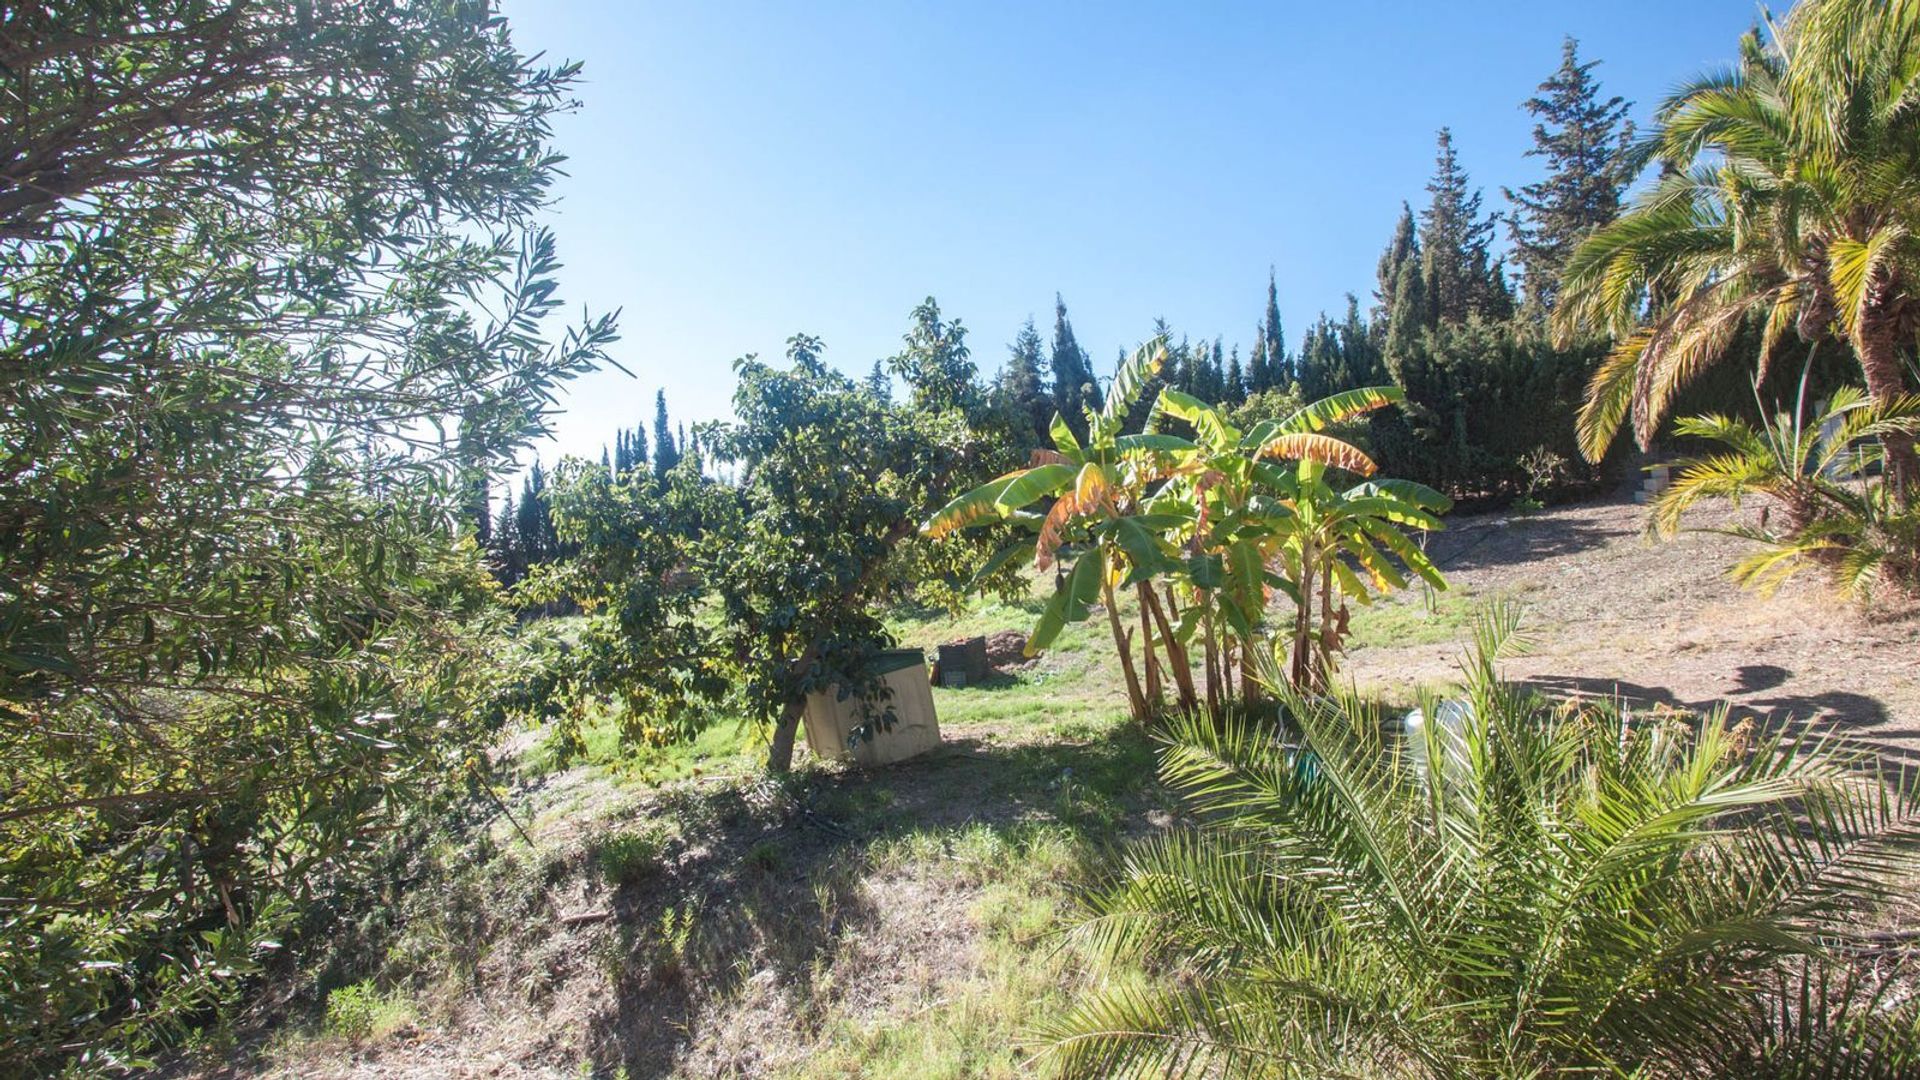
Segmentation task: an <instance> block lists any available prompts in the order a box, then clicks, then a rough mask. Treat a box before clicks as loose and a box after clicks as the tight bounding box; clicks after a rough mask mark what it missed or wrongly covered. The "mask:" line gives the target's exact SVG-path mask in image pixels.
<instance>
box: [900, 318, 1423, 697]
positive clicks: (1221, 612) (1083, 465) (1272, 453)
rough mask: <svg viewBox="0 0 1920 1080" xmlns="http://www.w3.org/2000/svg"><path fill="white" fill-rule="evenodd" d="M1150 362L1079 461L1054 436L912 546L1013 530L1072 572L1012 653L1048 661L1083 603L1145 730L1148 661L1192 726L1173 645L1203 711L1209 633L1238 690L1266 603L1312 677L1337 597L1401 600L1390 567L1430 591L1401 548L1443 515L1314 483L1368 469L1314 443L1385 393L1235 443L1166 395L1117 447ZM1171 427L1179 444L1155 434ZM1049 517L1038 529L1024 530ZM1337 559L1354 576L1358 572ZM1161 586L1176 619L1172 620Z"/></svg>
mask: <svg viewBox="0 0 1920 1080" xmlns="http://www.w3.org/2000/svg"><path fill="white" fill-rule="evenodd" d="M1166 359H1167V346H1166V341H1165V339H1164V338H1156V339H1155V340H1154V341H1152V342H1149V343H1148V344H1146V345H1144V346H1142V347H1141V348H1140V349H1139V351H1137V352H1136V353H1135V354H1134V355H1133V357H1132V358H1130V359H1129V360H1127V361H1126V362H1125V363H1123V364H1122V365H1121V366H1120V368H1119V370H1118V372H1117V374H1116V375H1115V377H1114V384H1113V393H1112V395H1111V396H1110V397H1109V398H1108V399H1107V403H1106V407H1105V408H1104V409H1103V410H1102V411H1101V412H1100V413H1099V414H1096V415H1094V416H1092V417H1090V423H1089V425H1088V438H1087V441H1086V442H1085V444H1084V445H1083V444H1082V443H1081V442H1080V441H1078V440H1076V439H1074V438H1073V435H1072V433H1071V432H1070V431H1068V430H1067V427H1066V424H1065V422H1064V421H1063V420H1060V419H1058V418H1056V421H1055V429H1056V432H1057V434H1056V444H1055V448H1054V449H1053V450H1051V451H1041V452H1039V453H1037V454H1036V455H1035V464H1033V465H1031V466H1029V467H1028V468H1026V469H1022V470H1018V471H1016V472H1012V473H1009V474H1007V475H1005V476H1002V477H1000V478H999V479H997V480H994V481H993V482H991V483H988V484H984V485H982V486H980V487H978V488H975V489H974V490H972V491H969V492H966V493H965V494H962V495H960V496H958V497H956V498H955V499H954V500H953V501H952V502H950V503H949V504H947V505H946V506H945V507H942V508H941V509H940V510H939V511H937V512H936V513H934V514H933V515H932V516H931V517H929V518H928V519H927V521H926V523H925V524H924V525H923V526H922V532H923V533H925V534H927V535H929V536H933V537H941V536H946V535H949V534H951V533H953V532H955V531H957V530H960V529H964V528H968V527H970V526H975V525H978V524H981V523H984V522H990V521H995V520H1002V521H1004V520H1013V519H1016V518H1017V519H1018V520H1019V521H1020V522H1021V523H1022V524H1023V525H1026V526H1027V527H1030V528H1031V529H1032V530H1033V531H1034V532H1035V533H1036V534H1037V535H1036V538H1035V540H1034V541H1033V544H1032V550H1033V552H1034V555H1035V561H1036V565H1037V566H1038V567H1039V569H1041V570H1046V569H1047V568H1048V567H1050V566H1052V565H1053V564H1054V563H1055V561H1056V559H1061V560H1067V561H1071V563H1072V569H1071V571H1068V572H1065V573H1063V574H1062V575H1061V576H1060V577H1059V580H1058V582H1057V585H1056V588H1055V590H1054V594H1053V597H1052V599H1051V600H1050V601H1049V602H1048V603H1047V605H1046V607H1045V608H1044V609H1043V610H1042V612H1041V614H1040V618H1039V621H1038V622H1037V623H1036V624H1035V626H1034V630H1033V634H1032V636H1031V638H1030V639H1029V641H1028V644H1027V648H1028V652H1029V654H1030V655H1031V654H1035V653H1037V652H1039V651H1040V650H1043V649H1045V648H1047V647H1048V645H1050V644H1051V643H1052V641H1053V639H1054V638H1055V637H1056V636H1057V635H1058V634H1059V633H1060V632H1061V630H1062V629H1063V628H1064V627H1066V626H1067V625H1069V624H1071V623H1074V622H1078V621H1080V620H1082V619H1085V618H1087V617H1088V615H1090V614H1091V612H1092V611H1093V610H1094V606H1095V603H1096V602H1098V604H1099V606H1100V607H1102V608H1103V609H1104V610H1105V612H1106V614H1107V620H1108V625H1109V628H1110V630H1111V631H1112V634H1113V640H1114V647H1115V650H1116V652H1117V653H1118V654H1119V658H1120V663H1121V671H1122V675H1123V676H1124V678H1125V680H1126V684H1127V698H1128V703H1129V705H1130V707H1131V709H1132V712H1133V715H1134V717H1135V719H1137V720H1140V721H1143V722H1144V721H1145V720H1146V719H1147V718H1148V716H1149V715H1150V714H1151V713H1152V712H1153V711H1154V710H1156V709H1158V708H1159V707H1160V697H1161V694H1160V684H1159V682H1158V675H1157V672H1158V665H1157V659H1156V651H1155V650H1156V648H1157V649H1158V650H1160V653H1161V654H1162V655H1164V656H1165V657H1166V660H1167V664H1168V667H1169V669H1170V670H1169V674H1170V676H1171V678H1172V680H1173V682H1174V684H1175V687H1176V689H1177V692H1178V695H1179V700H1180V704H1181V706H1182V707H1183V708H1186V709H1189V710H1191V709H1192V708H1194V707H1195V706H1196V705H1197V702H1198V695H1199V691H1198V684H1197V681H1196V680H1195V678H1194V675H1193V671H1192V663H1191V661H1190V659H1189V657H1188V644H1189V642H1191V641H1193V640H1194V638H1195V635H1196V634H1198V635H1199V636H1200V638H1201V640H1202V643H1203V647H1204V649H1205V653H1206V661H1205V663H1206V668H1205V676H1206V683H1207V693H1208V696H1209V698H1210V699H1213V700H1216V701H1217V700H1218V699H1219V697H1220V695H1221V692H1222V689H1221V687H1222V683H1223V681H1224V680H1225V677H1226V669H1225V667H1224V665H1222V664H1221V663H1220V662H1219V659H1218V655H1217V654H1218V648H1217V643H1216V623H1217V624H1218V625H1219V626H1220V627H1221V628H1223V629H1226V630H1230V631H1231V632H1232V633H1233V634H1234V635H1235V638H1236V639H1237V641H1238V643H1239V648H1240V652H1241V657H1242V659H1241V664H1242V671H1243V676H1244V675H1245V673H1246V670H1247V664H1248V663H1249V662H1250V661H1249V659H1248V658H1249V657H1251V655H1252V654H1253V653H1254V652H1255V651H1258V647H1259V645H1260V643H1261V641H1262V639H1263V637H1264V633H1265V627H1266V621H1267V616H1266V612H1267V607H1268V601H1269V599H1270V597H1271V595H1272V594H1273V593H1275V592H1281V593H1285V594H1286V595H1287V596H1288V597H1290V598H1291V599H1292V600H1293V602H1294V606H1295V609H1296V617H1295V618H1294V619H1293V620H1292V622H1293V628H1294V629H1293V634H1292V637H1293V653H1294V676H1293V677H1294V678H1295V679H1296V680H1297V681H1300V682H1303V683H1304V682H1307V681H1317V680H1319V679H1320V678H1323V677H1324V673H1325V671H1326V669H1327V667H1328V665H1330V663H1331V656H1332V653H1333V652H1334V651H1336V650H1337V648H1338V646H1339V640H1340V638H1341V637H1342V636H1343V635H1344V632H1345V631H1344V629H1343V628H1344V627H1345V625H1346V621H1347V613H1346V606H1345V603H1344V601H1343V600H1342V597H1347V596H1351V597H1354V598H1356V599H1357V600H1358V601H1359V602H1361V603H1366V602H1368V600H1369V599H1370V597H1371V593H1372V591H1373V590H1380V591H1385V590H1388V589H1392V588H1399V587H1402V586H1404V585H1405V583H1406V578H1405V576H1404V575H1403V574H1402V572H1401V568H1403V567H1404V568H1406V569H1407V570H1408V571H1410V572H1412V573H1415V574H1417V575H1419V576H1421V577H1423V578H1425V579H1427V580H1428V581H1430V582H1431V583H1433V584H1435V585H1436V586H1440V587H1444V583H1443V582H1442V581H1441V580H1440V575H1439V572H1438V571H1437V570H1436V569H1434V567H1433V564H1432V563H1431V562H1430V561H1429V560H1428V559H1427V558H1426V555H1425V554H1424V553H1423V552H1422V551H1421V550H1420V549H1419V548H1417V547H1416V546H1414V545H1413V544H1411V543H1408V542H1407V541H1406V539H1405V537H1404V536H1403V535H1402V534H1401V532H1400V531H1399V530H1400V529H1401V528H1403V527H1411V528H1415V529H1437V528H1439V527H1440V522H1439V520H1438V519H1437V518H1436V517H1434V516H1433V514H1434V513H1435V512H1439V511H1442V510H1444V509H1445V508H1446V507H1447V505H1448V504H1447V501H1446V500H1445V499H1444V498H1443V497H1441V496H1440V495H1439V494H1438V493H1436V492H1433V491H1431V490H1428V489H1426V488H1423V487H1421V486H1420V485H1418V484H1412V483H1409V482H1406V481H1380V482H1374V483H1362V484H1357V485H1351V486H1348V485H1342V486H1340V487H1338V488H1336V487H1335V486H1334V485H1333V483H1332V481H1331V480H1330V474H1331V475H1341V476H1345V475H1355V476H1361V477H1365V476H1368V475H1370V474H1372V473H1373V472H1374V469H1375V466H1374V463H1373V462H1372V460H1370V459H1369V458H1368V457H1367V456H1366V455H1365V454H1364V453H1362V452H1361V451H1360V450H1359V449H1357V448H1356V447H1354V446H1352V445H1350V444H1348V443H1345V442H1343V441H1341V440H1340V439H1337V438H1335V437H1333V436H1331V435H1328V434H1326V433H1325V432H1326V430H1327V429H1329V428H1331V427H1333V426H1335V425H1338V424H1341V423H1343V422H1346V421H1349V420H1351V419H1353V418H1355V417H1357V416H1360V415H1363V414H1365V413H1368V412H1371V411H1373V410H1376V409H1379V408H1381V407H1382V406H1385V405H1387V404H1389V403H1393V402H1397V401H1400V400H1401V398H1402V396H1401V394H1400V393H1399V391H1397V390H1395V389H1394V388H1392V387H1371V388H1360V389H1355V390H1349V391H1347V392H1345V393H1342V394H1336V395H1334V396H1332V397H1329V398H1325V399H1323V400H1320V401H1317V402H1315V403H1313V404H1312V405H1309V406H1306V407H1304V408H1299V409H1297V410H1294V411H1293V412H1291V413H1290V414H1287V415H1284V416H1282V417H1278V418H1274V419H1267V420H1261V421H1259V422H1257V423H1256V424H1255V425H1254V426H1253V427H1252V428H1251V429H1250V430H1248V431H1246V432H1244V433H1243V432H1242V431H1240V430H1239V429H1238V428H1236V427H1234V426H1233V425H1232V424H1230V423H1229V422H1228V421H1227V418H1226V416H1225V414H1223V413H1222V411H1221V410H1220V409H1218V408H1215V407H1214V406H1211V405H1208V404H1206V403H1205V402H1203V401H1201V400H1200V399H1198V398H1195V397H1193V396H1192V395H1189V394H1186V393H1184V392H1182V391H1179V390H1175V389H1171V388H1169V389H1163V390H1161V391H1160V394H1159V397H1158V398H1157V399H1156V402H1155V405H1154V409H1153V413H1152V415H1151V416H1150V418H1149V421H1148V427H1149V429H1150V430H1149V431H1146V432H1142V433H1138V434H1131V435H1123V434H1120V431H1121V425H1122V421H1123V418H1124V417H1126V416H1127V415H1128V413H1129V412H1130V411H1131V410H1132V408H1133V399H1134V398H1135V397H1137V396H1138V395H1139V394H1140V393H1141V391H1142V390H1143V389H1144V388H1145V387H1147V386H1148V385H1150V383H1151V382H1152V381H1153V379H1154V378H1155V377H1156V375H1157V374H1158V373H1159V371H1160V370H1161V368H1162V366H1163V365H1164V364H1165V363H1166ZM1176 422H1177V423H1178V424H1180V425H1183V426H1185V427H1186V428H1187V429H1188V430H1190V431H1192V432H1193V433H1194V434H1193V437H1192V438H1186V437H1181V436H1176V435H1168V434H1164V433H1162V432H1164V431H1165V429H1166V428H1168V427H1169V426H1171V425H1172V424H1173V423H1176ZM1276 458H1277V459H1284V460H1287V461H1292V462H1297V468H1294V469H1282V468H1280V467H1278V466H1276V465H1275V464H1273V463H1272V459H1276ZM1048 499H1051V500H1052V502H1051V505H1049V506H1048V507H1047V509H1046V510H1045V512H1044V514H1030V513H1027V512H1026V507H1028V506H1029V505H1031V504H1034V503H1036V502H1040V501H1042V500H1048ZM1349 558H1351V559H1354V560H1357V565H1358V568H1359V569H1358V572H1356V570H1355V567H1354V566H1352V565H1349V563H1348V562H1347V560H1348V559H1349ZM1360 573H1364V574H1366V575H1367V576H1368V580H1367V581H1363V580H1362V579H1361V578H1360V576H1359V574H1360ZM1175 584H1178V585H1179V587H1180V592H1181V595H1182V597H1184V602H1185V605H1186V606H1185V612H1186V613H1185V614H1184V615H1179V614H1178V611H1179V606H1178V605H1179V603H1180V600H1179V599H1178V598H1176V595H1175V591H1174V585H1175ZM1163 585H1164V588H1165V597H1164V601H1163V598H1162V595H1161V592H1160V591H1159V590H1160V589H1161V588H1162V587H1163ZM1119 587H1131V588H1133V589H1135V590H1136V591H1137V593H1138V596H1139V600H1140V605H1141V612H1140V615H1141V620H1142V623H1141V634H1140V638H1141V649H1142V654H1143V655H1142V660H1141V665H1140V666H1139V667H1137V668H1136V665H1135V663H1134V660H1133V656H1132V645H1131V637H1130V634H1129V633H1128V632H1127V631H1125V630H1124V629H1123V628H1122V626H1121V623H1120V620H1119V617H1118V614H1117V603H1116V595H1115V590H1116V589H1117V588H1119ZM1169 608H1171V609H1173V610H1174V612H1175V613H1176V614H1175V615H1174V618H1169V615H1168V609H1169ZM1175 618H1177V619H1178V620H1179V623H1178V629H1177V630H1176V628H1175V622H1174V619H1175ZM1249 685H1250V683H1249Z"/></svg>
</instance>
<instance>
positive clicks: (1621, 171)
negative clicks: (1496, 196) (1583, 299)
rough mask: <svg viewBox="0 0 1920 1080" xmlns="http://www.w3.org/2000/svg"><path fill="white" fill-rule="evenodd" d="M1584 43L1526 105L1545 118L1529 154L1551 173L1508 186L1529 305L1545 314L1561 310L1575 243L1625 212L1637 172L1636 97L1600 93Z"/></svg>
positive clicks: (1563, 52)
mask: <svg viewBox="0 0 1920 1080" xmlns="http://www.w3.org/2000/svg"><path fill="white" fill-rule="evenodd" d="M1579 48H1580V43H1579V42H1578V41H1576V40H1574V39H1573V38H1572V37H1568V38H1567V39H1566V40H1565V41H1564V42H1563V43H1562V44H1561V47H1560V67H1559V70H1557V71H1555V72H1554V73H1553V75H1552V76H1551V77H1550V78H1548V79H1547V81H1545V82H1543V83H1541V84H1540V88H1539V93H1538V94H1536V95H1535V96H1533V97H1531V98H1528V99H1527V101H1526V103H1525V105H1524V108H1525V109H1526V110H1527V111H1528V112H1529V113H1532V114H1533V116H1534V117H1535V118H1536V119H1537V120H1538V121H1539V122H1538V123H1536V124H1534V126H1533V149H1531V150H1528V151H1527V156H1528V157H1540V158H1545V159H1546V165H1547V175H1546V178H1545V179H1543V180H1540V181H1539V182H1537V183H1533V184H1528V185H1526V186H1525V187H1522V188H1521V189H1520V190H1519V191H1517V192H1516V191H1514V190H1513V189H1512V188H1505V189H1503V190H1504V191H1505V192H1506V196H1507V199H1508V201H1509V202H1511V203H1513V205H1514V212H1513V214H1512V215H1510V216H1509V218H1508V226H1507V229H1508V234H1509V237H1510V238H1511V240H1512V242H1513V258H1514V261H1515V262H1516V263H1518V264H1519V268H1520V280H1521V284H1522V287H1523V291H1524V295H1525V297H1526V300H1527V306H1528V307H1529V308H1530V309H1532V310H1534V311H1535V312H1537V313H1539V314H1541V315H1545V314H1546V313H1548V312H1550V311H1552V310H1553V304H1554V299H1555V295H1556V293H1557V291H1558V288H1559V284H1560V271H1561V269H1562V268H1563V267H1564V266H1565V265H1566V262H1567V258H1568V256H1570V255H1572V254H1573V249H1574V247H1575V246H1576V245H1578V244H1579V242H1580V241H1581V239H1582V238H1584V237H1585V236H1586V235H1587V234H1588V233H1590V232H1592V231H1593V230H1594V229H1596V228H1598V227H1600V226H1602V225H1605V224H1607V223H1608V222H1611V221H1612V220H1613V219H1614V218H1615V217H1616V216H1618V215H1619V213H1620V198H1621V195H1622V193H1623V192H1625V191H1626V187H1627V184H1628V183H1629V182H1631V181H1632V179H1633V174H1632V170H1631V164H1630V162H1629V160H1628V154H1627V148H1628V146H1629V144H1630V143H1631V142H1632V141H1633V122H1632V121H1631V120H1629V119H1627V109H1628V107H1629V106H1628V103H1627V102H1626V101H1625V100H1624V99H1622V98H1619V97H1611V98H1608V99H1606V100H1605V101H1602V100H1600V84H1599V82H1597V81H1596V80H1595V79H1594V78H1593V69H1594V67H1595V66H1597V65H1598V64H1599V63H1600V62H1599V61H1598V60H1589V61H1587V62H1586V63H1584V64H1583V63H1581V62H1580V52H1579Z"/></svg>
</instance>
